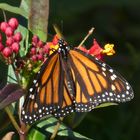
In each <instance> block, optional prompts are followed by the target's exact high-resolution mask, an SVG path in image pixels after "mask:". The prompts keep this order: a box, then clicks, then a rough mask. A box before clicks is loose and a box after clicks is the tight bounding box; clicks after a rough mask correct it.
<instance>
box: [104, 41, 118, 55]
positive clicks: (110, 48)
mask: <svg viewBox="0 0 140 140" xmlns="http://www.w3.org/2000/svg"><path fill="white" fill-rule="evenodd" d="M113 48H114V44H109V43H108V44H106V45H105V46H104V49H103V50H102V53H104V54H106V55H113V54H115V50H114V49H113Z"/></svg>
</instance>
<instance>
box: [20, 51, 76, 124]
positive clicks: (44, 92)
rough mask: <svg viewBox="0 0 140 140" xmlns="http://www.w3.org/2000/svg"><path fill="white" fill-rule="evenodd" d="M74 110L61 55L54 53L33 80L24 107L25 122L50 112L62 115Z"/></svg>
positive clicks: (22, 113)
mask: <svg viewBox="0 0 140 140" xmlns="http://www.w3.org/2000/svg"><path fill="white" fill-rule="evenodd" d="M73 111H74V110H73V102H72V99H71V97H70V94H69V91H68V88H67V83H66V78H65V73H64V70H63V68H62V66H61V60H60V56H59V54H58V53H54V54H52V55H51V57H50V58H49V59H48V60H47V61H46V62H45V64H43V66H42V67H41V71H39V72H38V74H37V77H36V78H35V79H34V80H33V84H32V86H31V88H30V89H29V90H28V95H27V97H26V100H25V102H24V105H23V107H22V112H21V118H22V121H23V122H25V123H28V124H31V123H33V122H34V121H36V120H39V119H41V118H42V117H43V116H45V115H48V114H53V115H55V116H57V117H61V116H63V115H66V114H69V113H70V112H73Z"/></svg>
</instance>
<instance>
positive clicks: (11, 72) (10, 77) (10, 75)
mask: <svg viewBox="0 0 140 140" xmlns="http://www.w3.org/2000/svg"><path fill="white" fill-rule="evenodd" d="M7 83H17V78H16V75H15V72H14V69H13V66H12V65H9V66H8V76H7Z"/></svg>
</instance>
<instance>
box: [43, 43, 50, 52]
mask: <svg viewBox="0 0 140 140" xmlns="http://www.w3.org/2000/svg"><path fill="white" fill-rule="evenodd" d="M49 50H50V46H49V45H48V44H47V43H46V44H45V45H44V46H43V53H44V54H48V53H49Z"/></svg>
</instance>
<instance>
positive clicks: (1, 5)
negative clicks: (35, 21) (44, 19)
mask: <svg viewBox="0 0 140 140" xmlns="http://www.w3.org/2000/svg"><path fill="white" fill-rule="evenodd" d="M0 8H1V9H2V10H5V11H9V12H12V13H15V14H19V15H22V16H23V17H25V18H26V19H27V18H28V13H27V12H26V11H24V10H23V9H21V8H18V7H15V6H11V5H9V4H6V3H0Z"/></svg>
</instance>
